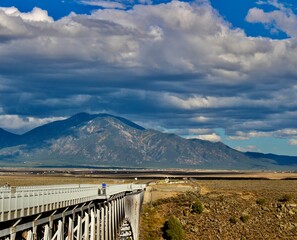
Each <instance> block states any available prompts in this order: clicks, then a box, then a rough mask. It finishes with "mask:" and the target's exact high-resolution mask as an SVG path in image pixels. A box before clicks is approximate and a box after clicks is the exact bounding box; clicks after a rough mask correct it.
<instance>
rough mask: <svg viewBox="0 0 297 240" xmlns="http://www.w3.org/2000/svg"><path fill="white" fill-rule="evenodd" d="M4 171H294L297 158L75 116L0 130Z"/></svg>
mask: <svg viewBox="0 0 297 240" xmlns="http://www.w3.org/2000/svg"><path fill="white" fill-rule="evenodd" d="M0 164H1V165H2V166H55V167H62V166H101V167H103V166H104V167H135V168H151V167H153V168H204V169H205V168H209V169H296V168H297V157H289V156H278V155H273V154H262V153H250V152H248V153H243V152H240V151H237V150H234V149H232V148H230V147H228V146H226V145H225V144H223V143H221V142H217V143H213V142H209V141H204V140H199V139H184V138H182V137H180V136H178V135H175V134H168V133H162V132H159V131H156V130H152V129H145V128H143V127H141V126H139V125H137V124H135V123H133V122H131V121H129V120H127V119H125V118H122V117H118V116H113V115H109V114H87V113H79V114H77V115H74V116H72V117H70V118H68V119H65V120H60V121H55V122H51V123H48V124H45V125H42V126H40V127H37V128H34V129H32V130H31V131H29V132H26V133H24V134H22V135H17V134H13V133H10V132H8V131H5V130H4V129H1V128H0Z"/></svg>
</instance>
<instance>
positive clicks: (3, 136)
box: [0, 128, 19, 148]
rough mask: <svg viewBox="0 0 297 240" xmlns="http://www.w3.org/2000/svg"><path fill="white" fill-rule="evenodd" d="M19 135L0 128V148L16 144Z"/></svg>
mask: <svg viewBox="0 0 297 240" xmlns="http://www.w3.org/2000/svg"><path fill="white" fill-rule="evenodd" d="M18 139H19V135H17V134H13V133H10V132H8V131H5V130H4V129H2V128H0V148H2V147H6V146H9V145H11V144H18V142H17V141H18Z"/></svg>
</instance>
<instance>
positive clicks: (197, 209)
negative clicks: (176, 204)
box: [192, 201, 204, 214]
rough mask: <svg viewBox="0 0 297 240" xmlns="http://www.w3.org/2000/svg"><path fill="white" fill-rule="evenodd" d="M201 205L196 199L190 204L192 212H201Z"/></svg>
mask: <svg viewBox="0 0 297 240" xmlns="http://www.w3.org/2000/svg"><path fill="white" fill-rule="evenodd" d="M203 209H204V208H203V205H202V203H201V202H200V201H196V202H195V203H194V204H193V205H192V212H193V213H199V214H201V213H202V212H203Z"/></svg>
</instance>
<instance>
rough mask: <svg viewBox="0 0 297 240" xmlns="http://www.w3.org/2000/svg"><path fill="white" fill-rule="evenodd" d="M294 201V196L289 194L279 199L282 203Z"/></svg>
mask: <svg viewBox="0 0 297 240" xmlns="http://www.w3.org/2000/svg"><path fill="white" fill-rule="evenodd" d="M291 200H292V196H291V195H289V194H285V195H284V196H282V198H280V199H279V201H280V202H289V201H291Z"/></svg>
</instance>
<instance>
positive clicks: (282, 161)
mask: <svg viewBox="0 0 297 240" xmlns="http://www.w3.org/2000/svg"><path fill="white" fill-rule="evenodd" d="M245 155H246V156H248V157H251V158H255V159H272V160H274V161H276V163H277V164H278V165H296V166H297V157H295V156H285V155H276V154H272V153H267V154H264V153H259V152H246V153H245Z"/></svg>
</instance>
